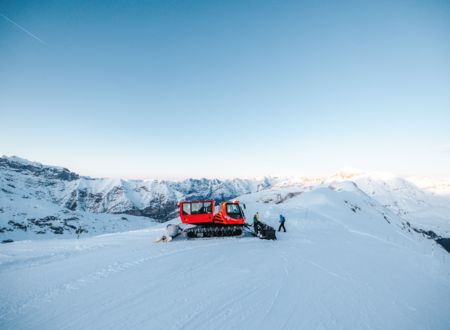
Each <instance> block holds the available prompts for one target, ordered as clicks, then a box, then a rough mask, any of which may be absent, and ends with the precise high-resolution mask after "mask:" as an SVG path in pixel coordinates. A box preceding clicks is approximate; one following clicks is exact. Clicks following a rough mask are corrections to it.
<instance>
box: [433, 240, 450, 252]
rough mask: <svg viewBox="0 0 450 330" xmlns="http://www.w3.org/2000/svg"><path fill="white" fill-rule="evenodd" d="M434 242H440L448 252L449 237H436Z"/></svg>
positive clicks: (449, 245) (449, 247) (449, 248)
mask: <svg viewBox="0 0 450 330" xmlns="http://www.w3.org/2000/svg"><path fill="white" fill-rule="evenodd" d="M436 243H438V244H440V245H441V246H442V247H443V248H444V249H446V250H447V252H449V253H450V238H438V239H437V240H436Z"/></svg>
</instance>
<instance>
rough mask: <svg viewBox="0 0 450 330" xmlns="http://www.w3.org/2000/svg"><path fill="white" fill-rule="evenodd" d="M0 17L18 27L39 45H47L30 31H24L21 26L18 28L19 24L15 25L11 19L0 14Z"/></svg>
mask: <svg viewBox="0 0 450 330" xmlns="http://www.w3.org/2000/svg"><path fill="white" fill-rule="evenodd" d="M0 16H2V17H3V18H4V19H6V20H7V21H8V22H10V23H12V24H14V25H15V26H16V27H18V28H19V29H21V30H22V31H23V32H25V33H26V34H28V35H29V36H30V37H32V38H34V39H36V40H37V41H39V42H40V43H41V44H43V45H47V43H46V42H45V41H44V40H42V39H40V38H39V37H37V36H35V35H34V34H33V33H31V32H30V31H28V30H27V29H25V28H24V27H23V26H20V25H19V24H17V23H16V22H14V21H13V20H12V19H10V18H8V17H7V16H5V15H3V14H2V13H0Z"/></svg>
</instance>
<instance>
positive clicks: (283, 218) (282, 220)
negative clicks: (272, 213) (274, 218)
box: [278, 214, 286, 232]
mask: <svg viewBox="0 0 450 330" xmlns="http://www.w3.org/2000/svg"><path fill="white" fill-rule="evenodd" d="M285 221H286V218H285V217H284V215H282V214H280V226H279V227H278V231H281V228H283V230H284V232H286V227H285V226H284V222H285Z"/></svg>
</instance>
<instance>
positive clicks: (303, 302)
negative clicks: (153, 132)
mask: <svg viewBox="0 0 450 330" xmlns="http://www.w3.org/2000/svg"><path fill="white" fill-rule="evenodd" d="M280 196H281V198H280ZM275 200H278V202H280V201H282V202H281V203H279V204H277V202H274V201H275ZM240 201H241V202H244V203H245V204H246V206H247V208H246V214H247V217H248V218H251V216H252V215H253V214H254V212H256V211H259V212H260V214H261V218H262V221H264V222H266V223H268V224H271V225H273V226H277V218H278V215H279V213H280V212H282V213H283V214H284V215H285V216H286V218H287V222H286V227H287V230H288V232H287V233H277V236H278V240H277V241H264V240H259V239H256V238H253V237H250V236H246V237H242V238H222V239H197V240H187V239H184V238H179V239H176V240H174V241H172V242H171V243H159V244H156V243H153V241H154V240H155V239H156V238H157V237H158V236H160V235H162V234H163V232H164V227H165V225H166V224H155V225H154V226H152V227H149V228H147V229H143V230H138V231H130V232H124V233H116V234H107V235H101V236H95V237H85V238H80V239H78V240H77V239H64V240H55V239H53V240H33V241H19V242H14V243H11V244H2V245H0V262H1V264H0V283H2V284H1V286H0V297H1V304H0V328H1V329H130V328H141V329H450V313H449V306H450V254H448V253H447V252H445V250H443V249H442V248H441V247H440V246H438V245H436V243H435V242H434V241H432V240H429V239H426V238H424V237H423V236H421V235H419V234H417V233H414V232H412V231H408V230H407V228H403V227H402V223H401V220H400V218H398V217H397V215H395V214H394V213H392V214H390V213H389V214H386V213H385V208H383V207H382V206H381V204H380V205H374V204H373V201H372V200H369V199H368V198H367V196H366V195H364V194H363V193H362V192H360V191H359V190H358V189H357V188H355V187H354V186H353V185H351V184H345V183H342V184H337V185H335V186H333V187H319V188H315V189H311V191H307V190H305V191H302V192H299V191H297V192H296V191H295V189H294V188H291V190H288V189H284V190H283V189H280V190H278V191H274V190H271V191H263V192H259V193H254V194H250V195H245V196H243V197H241V198H240ZM349 201H351V203H349ZM369 203H371V204H370V205H369ZM383 212H384V213H383ZM386 218H387V219H388V220H386ZM171 222H175V223H177V222H179V220H177V219H174V220H172V221H171Z"/></svg>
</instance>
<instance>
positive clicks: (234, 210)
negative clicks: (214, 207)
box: [227, 203, 242, 219]
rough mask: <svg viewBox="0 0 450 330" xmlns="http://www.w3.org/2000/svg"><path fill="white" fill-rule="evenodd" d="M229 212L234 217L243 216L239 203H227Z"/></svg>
mask: <svg viewBox="0 0 450 330" xmlns="http://www.w3.org/2000/svg"><path fill="white" fill-rule="evenodd" d="M227 214H228V215H229V216H230V217H232V218H234V219H238V218H242V212H241V208H240V207H239V204H231V203H230V204H227Z"/></svg>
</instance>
